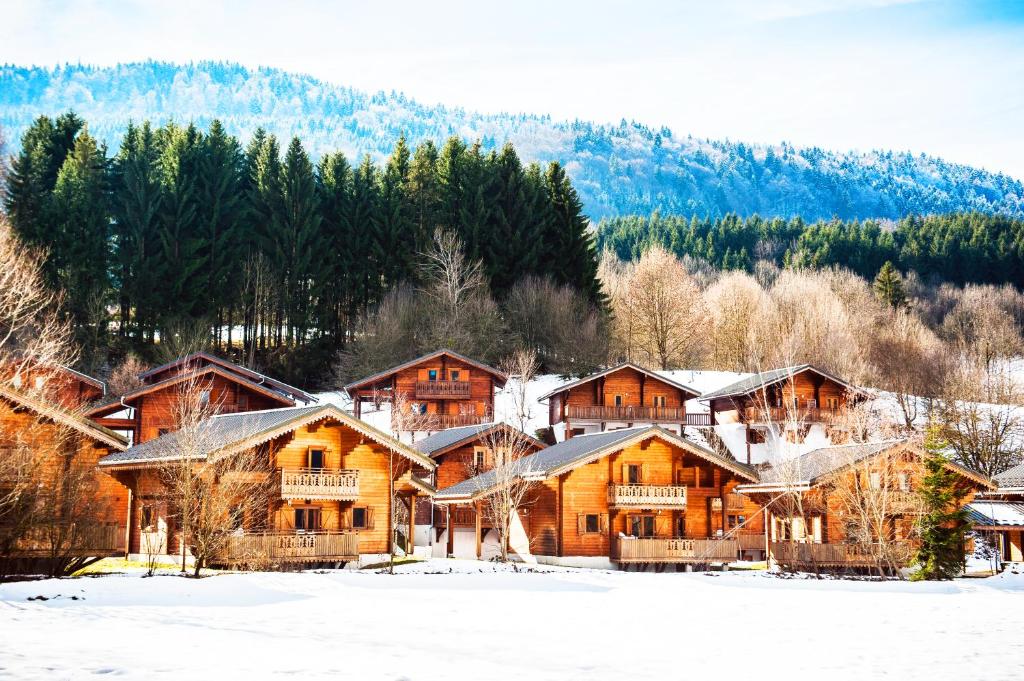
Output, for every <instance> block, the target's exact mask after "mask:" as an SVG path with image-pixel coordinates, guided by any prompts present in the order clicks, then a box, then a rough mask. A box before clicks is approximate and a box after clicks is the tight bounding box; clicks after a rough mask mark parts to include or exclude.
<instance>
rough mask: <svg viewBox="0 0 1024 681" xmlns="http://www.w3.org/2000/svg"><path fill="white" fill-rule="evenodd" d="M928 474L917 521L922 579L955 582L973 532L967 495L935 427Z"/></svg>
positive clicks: (928, 437)
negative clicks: (968, 536)
mask: <svg viewBox="0 0 1024 681" xmlns="http://www.w3.org/2000/svg"><path fill="white" fill-rule="evenodd" d="M924 448H925V453H926V459H925V471H926V474H925V476H924V477H923V478H922V480H921V485H920V488H919V489H918V494H919V495H920V496H921V499H922V501H923V503H924V514H923V515H922V516H921V517H920V518H919V519H918V521H917V529H918V532H919V534H920V536H921V546H920V548H919V549H918V551H917V557H916V563H917V566H918V568H919V569H918V571H917V572H915V573H914V575H913V578H914V579H919V580H925V579H927V580H935V579H952V578H954V577H956V576H958V575H960V574H962V573H963V571H964V566H965V558H964V547H965V545H966V535H967V532H968V530H970V521H969V519H968V515H967V509H966V508H965V507H964V499H965V497H966V493H965V491H964V489H963V488H961V487H960V486H959V485H958V484H957V483H958V480H957V476H956V474H955V473H953V472H952V471H951V470H950V469H949V466H948V463H949V462H948V461H947V459H946V457H945V456H944V454H943V453H942V449H943V442H942V441H941V439H940V437H939V435H938V432H937V430H936V429H935V427H934V426H933V427H931V428H929V430H928V433H927V435H926V437H925V443H924Z"/></svg>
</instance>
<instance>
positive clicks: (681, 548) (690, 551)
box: [615, 537, 739, 563]
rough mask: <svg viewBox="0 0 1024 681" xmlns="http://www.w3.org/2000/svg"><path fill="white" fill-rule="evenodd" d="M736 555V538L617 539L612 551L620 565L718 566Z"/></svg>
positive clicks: (733, 558) (737, 545)
mask: <svg viewBox="0 0 1024 681" xmlns="http://www.w3.org/2000/svg"><path fill="white" fill-rule="evenodd" d="M738 555H739V543H738V542H737V541H736V540H735V539H669V538H661V537H619V538H618V540H617V541H616V548H615V560H617V561H618V562H620V563H711V562H715V563H720V562H729V561H733V560H736V558H737V556H738Z"/></svg>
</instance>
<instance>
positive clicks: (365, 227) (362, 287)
mask: <svg viewBox="0 0 1024 681" xmlns="http://www.w3.org/2000/svg"><path fill="white" fill-rule="evenodd" d="M377 175H378V173H377V167H376V166H375V165H373V160H372V159H371V158H370V156H369V154H367V155H366V156H364V157H363V161H362V163H360V164H359V168H358V169H357V170H356V172H355V175H354V176H353V178H352V214H351V217H350V220H351V222H352V226H351V230H350V232H349V238H350V240H351V241H350V243H349V248H351V249H352V255H353V258H354V260H355V263H356V267H355V271H354V273H353V293H354V296H353V298H352V306H351V308H350V314H351V316H353V317H355V316H357V315H358V314H361V313H362V312H363V311H364V310H367V309H369V307H370V305H371V304H373V303H375V302H376V301H377V300H379V299H380V295H381V277H380V264H381V262H382V261H383V260H384V258H386V257H387V254H386V253H382V252H381V251H380V250H379V243H378V242H377V240H376V239H374V233H373V221H374V219H375V217H376V215H377V204H378V202H379V201H380V197H379V195H378V192H377V189H378V186H379V184H378V182H377Z"/></svg>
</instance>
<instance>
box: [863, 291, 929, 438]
mask: <svg viewBox="0 0 1024 681" xmlns="http://www.w3.org/2000/svg"><path fill="white" fill-rule="evenodd" d="M872 338H873V342H872V344H871V363H872V365H873V367H874V379H875V382H876V385H877V386H878V387H880V388H882V389H883V390H888V391H889V392H890V393H892V396H893V399H894V400H895V401H896V405H897V406H898V408H899V410H900V415H901V416H902V420H903V427H904V429H905V430H907V431H911V430H913V429H914V427H915V423H916V422H917V420H918V419H919V418H921V417H924V416H926V415H927V414H926V412H927V410H928V405H929V404H930V403H931V402H932V401H933V400H934V399H935V398H937V397H939V396H940V395H941V393H942V388H943V385H942V383H943V377H944V374H945V373H946V372H947V370H948V355H947V353H946V352H945V351H944V350H945V349H944V347H943V345H942V343H941V341H940V340H939V339H938V338H937V337H936V336H935V334H933V333H932V332H931V331H930V330H928V328H927V327H926V326H925V325H924V324H923V323H922V322H921V321H920V320H919V319H918V318H917V317H916V316H915V315H913V314H912V313H910V312H908V311H906V310H899V311H896V312H895V313H893V314H892V315H891V317H890V318H889V319H888V323H885V324H882V325H880V328H879V329H878V330H877V331H876V333H875V334H873V336H872Z"/></svg>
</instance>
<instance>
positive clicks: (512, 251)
mask: <svg viewBox="0 0 1024 681" xmlns="http://www.w3.org/2000/svg"><path fill="white" fill-rule="evenodd" d="M492 167H493V180H492V181H491V183H490V190H491V193H490V196H489V200H488V203H489V204H490V206H491V211H490V214H489V217H490V221H489V224H488V225H487V229H486V231H485V232H484V234H483V235H481V237H480V249H481V251H482V254H483V257H484V263H485V266H486V270H487V275H488V277H489V278H490V283H491V290H492V291H493V292H494V294H495V295H496V296H497V297H498V298H499V299H501V298H503V297H504V296H505V294H506V293H508V292H509V290H511V288H512V285H513V284H515V282H516V281H517V280H518V279H519V278H520V277H521V276H523V275H525V274H530V273H533V272H535V271H536V270H537V269H538V259H539V254H540V248H541V246H542V243H543V238H544V234H543V233H542V231H541V228H542V227H544V226H545V225H544V223H543V222H542V220H541V219H539V218H541V215H542V213H540V207H539V206H538V205H537V204H536V202H535V193H534V188H533V187H532V186H531V185H530V184H529V183H528V180H527V177H526V173H525V172H524V171H523V166H522V164H521V163H520V161H519V156H518V155H517V154H516V151H515V149H514V148H513V147H512V145H511V144H506V145H505V146H504V147H503V148H502V150H501V153H500V154H498V155H497V157H496V158H494V159H493V161H492ZM539 213H540V214H539Z"/></svg>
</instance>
